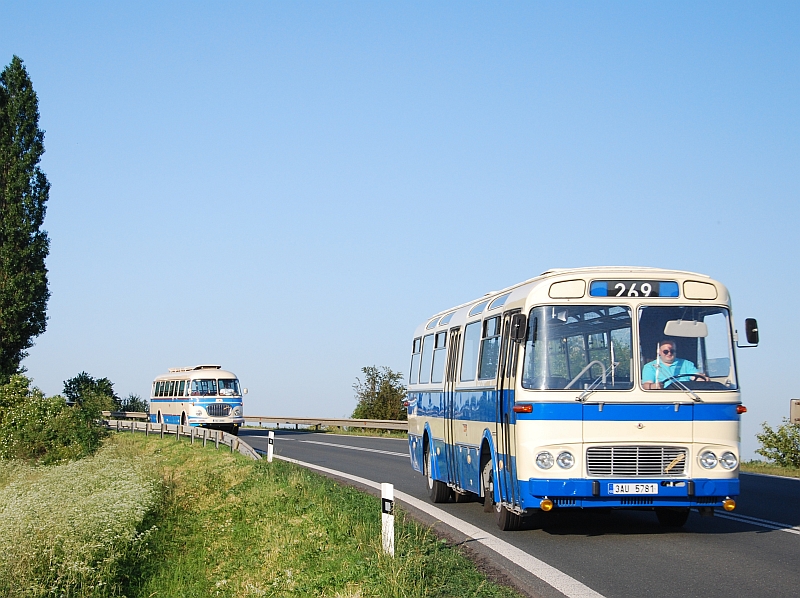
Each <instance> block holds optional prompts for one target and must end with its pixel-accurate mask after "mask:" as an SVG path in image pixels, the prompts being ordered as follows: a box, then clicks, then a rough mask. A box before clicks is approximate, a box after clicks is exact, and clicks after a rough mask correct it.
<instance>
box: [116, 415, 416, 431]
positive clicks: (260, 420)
mask: <svg viewBox="0 0 800 598" xmlns="http://www.w3.org/2000/svg"><path fill="white" fill-rule="evenodd" d="M103 417H109V418H114V419H119V418H124V419H145V420H146V419H148V418H149V417H150V416H149V415H148V414H147V413H140V412H136V411H103ZM244 421H245V422H247V423H257V424H259V425H261V424H275V425H277V426H280V425H281V424H286V425H292V424H294V426H295V427H298V426H309V427H312V428H319V427H320V426H335V427H339V428H371V429H374V430H408V422H407V421H404V420H396V419H336V418H333V419H331V418H321V417H268V416H263V415H252V416H245V418H244ZM154 425H157V424H154ZM170 425H174V424H170Z"/></svg>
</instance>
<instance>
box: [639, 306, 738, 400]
mask: <svg viewBox="0 0 800 598" xmlns="http://www.w3.org/2000/svg"><path fill="white" fill-rule="evenodd" d="M639 339H640V346H639V352H640V357H641V362H640V363H641V364H642V387H643V388H644V389H645V390H686V389H687V388H688V389H690V390H736V389H737V388H738V386H737V380H736V368H735V366H734V360H733V349H732V348H733V344H732V338H731V326H730V320H729V314H728V310H727V309H726V308H724V307H696V306H674V307H673V306H648V307H641V308H640V309H639Z"/></svg>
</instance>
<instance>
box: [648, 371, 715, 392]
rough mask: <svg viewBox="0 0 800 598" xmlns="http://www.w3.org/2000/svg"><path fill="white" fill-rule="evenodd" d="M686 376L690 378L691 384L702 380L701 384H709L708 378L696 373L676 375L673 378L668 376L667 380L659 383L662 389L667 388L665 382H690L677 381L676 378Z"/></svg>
mask: <svg viewBox="0 0 800 598" xmlns="http://www.w3.org/2000/svg"><path fill="white" fill-rule="evenodd" d="M686 376H691V382H697V381H698V380H702V381H703V382H709V378H708V376H706V375H705V374H701V373H700V372H697V373H695V374H676V375H675V376H670V377H669V378H665V379H664V380H661V381H660V384H661V385H662V387H663V388H666V387H667V382H670V381H673V380H675V381H676V382H690V380H678V378H684V377H686Z"/></svg>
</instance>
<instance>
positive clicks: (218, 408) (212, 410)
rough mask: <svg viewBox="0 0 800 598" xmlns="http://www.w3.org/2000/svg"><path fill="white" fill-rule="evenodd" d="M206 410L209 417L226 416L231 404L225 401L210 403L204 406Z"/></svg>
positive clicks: (229, 411) (228, 413)
mask: <svg viewBox="0 0 800 598" xmlns="http://www.w3.org/2000/svg"><path fill="white" fill-rule="evenodd" d="M206 411H207V412H208V415H209V416H211V417H228V416H229V415H230V414H231V406H230V405H226V404H225V403H211V404H210V405H209V406H208V407H206Z"/></svg>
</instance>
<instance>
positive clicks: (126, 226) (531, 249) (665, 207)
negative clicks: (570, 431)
mask: <svg viewBox="0 0 800 598" xmlns="http://www.w3.org/2000/svg"><path fill="white" fill-rule="evenodd" d="M13 55H18V56H19V57H21V58H22V59H23V60H24V62H25V65H26V68H27V69H28V72H29V74H30V76H31V78H32V80H33V84H34V88H35V90H36V92H37V93H38V96H39V108H40V112H41V119H40V125H41V127H42V128H43V129H44V130H45V131H46V136H45V148H46V153H45V155H44V157H43V160H42V168H43V170H44V171H45V173H46V174H47V177H48V179H49V181H50V183H51V184H52V189H51V192H50V200H49V203H48V213H47V219H46V221H45V228H46V230H47V231H48V234H49V236H50V240H51V252H50V256H49V258H48V260H47V265H48V268H49V280H50V290H51V293H52V297H51V299H50V302H49V306H48V317H49V320H48V325H47V331H46V332H45V333H44V334H43V335H41V336H40V337H38V338H37V339H36V341H35V343H36V344H35V346H34V347H33V348H32V349H31V350H30V352H29V356H28V357H27V358H26V359H25V361H24V362H23V364H24V366H25V367H26V368H27V374H28V375H29V376H30V377H32V378H33V380H34V383H35V384H36V385H37V386H39V387H40V388H41V389H42V390H43V391H44V392H45V393H47V394H56V393H59V392H61V390H62V386H63V382H64V380H66V379H68V378H71V377H73V376H75V375H76V374H77V373H79V372H81V371H86V372H88V373H89V374H91V375H92V376H94V377H107V378H109V379H110V380H111V381H113V382H114V384H115V389H116V391H117V393H118V394H120V395H122V396H126V395H127V394H128V393H136V394H139V395H142V396H147V394H148V392H149V387H150V382H151V381H152V379H153V378H154V377H155V376H156V375H158V374H161V373H164V372H166V370H167V368H170V367H179V366H190V365H195V364H199V363H217V364H221V365H222V366H223V367H224V368H226V369H229V370H231V371H233V372H235V373H236V374H237V375H238V376H239V378H240V380H241V382H242V385H243V386H246V387H248V388H249V390H250V393H249V394H248V396H247V403H246V412H247V413H248V414H251V415H272V416H295V417H303V416H307V417H316V416H326V417H347V416H349V414H350V413H351V412H352V410H353V408H354V407H355V402H356V401H355V398H354V396H353V389H352V385H353V383H354V382H355V381H356V378H357V377H358V376H360V375H361V372H360V370H361V368H362V367H365V366H369V365H378V366H388V367H390V368H392V369H394V370H399V371H402V372H404V373H405V372H406V370H407V369H408V364H409V358H410V355H409V354H410V348H411V340H412V338H411V337H412V335H413V331H414V328H415V327H416V326H417V325H418V324H419V323H420V322H422V321H423V320H425V319H426V318H428V317H429V316H430V315H432V314H434V313H436V312H438V311H441V310H444V309H446V308H448V307H450V306H453V305H456V304H460V303H463V302H465V301H469V300H471V299H474V298H477V297H479V296H481V295H483V294H484V293H486V292H488V291H490V290H496V289H499V288H503V287H506V286H510V285H512V284H514V283H517V282H520V281H522V280H525V279H528V278H531V277H533V276H536V275H538V274H539V273H541V272H543V271H545V270H549V269H552V268H558V267H579V266H593V265H610V264H611V265H640V266H654V267H663V268H674V269H681V270H690V271H695V272H701V273H704V274H708V275H710V276H712V277H713V278H715V279H717V280H719V281H721V282H722V283H723V284H725V285H726V286H727V287H728V289H729V290H730V292H731V296H732V300H733V306H734V318H735V322H736V324H737V327H738V328H739V329H742V328H743V320H744V318H745V317H756V318H758V321H759V327H760V331H761V339H762V342H761V345H760V346H759V347H758V348H755V349H745V350H740V351H739V353H738V362H739V368H740V370H739V374H740V383H741V386H742V389H743V390H742V396H743V402H744V404H745V405H746V406H747V407H748V413H747V414H746V415H745V416H744V419H743V429H742V448H743V453H744V455H745V457H753V456H754V454H753V451H754V450H755V448H756V447H757V443H756V441H755V434H756V433H757V432H758V431H759V430H760V424H761V422H764V421H766V422H768V423H769V424H770V425H773V426H775V425H778V424H780V423H781V419H782V418H783V417H787V416H788V413H789V399H790V398H792V397H798V396H800V374H798V373H797V372H798V370H800V368H798V367H797V365H796V363H795V362H796V358H795V357H794V354H795V353H796V350H795V349H794V345H795V343H796V341H797V339H798V338H800V320H799V319H798V318H797V317H796V313H797V305H798V297H799V296H800V273H798V267H797V261H796V259H797V258H796V256H797V234H798V225H799V224H800V208H798V201H797V199H798V191H800V175H799V174H798V173H800V164H799V162H800V143H799V140H800V135H799V133H800V118H799V117H800V97H799V96H800V93H799V92H800V4H797V3H796V2H769V3H765V2H726V3H719V2H669V3H660V2H602V3H600V2H597V3H590V2H558V3H555V2H524V3H523V2H502V3H500V2H485V3H477V2H402V3H399V2H395V3H390V2H226V3H210V2H202V3H201V2H145V1H142V2H136V3H132V2H128V3H124V2H118V3H106V2H70V3H64V2H42V1H25V2H21V1H20V2H17V1H7V0H6V1H4V2H2V5H0V63H1V64H2V65H5V64H8V63H9V62H10V61H11V58H12V56H13Z"/></svg>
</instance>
